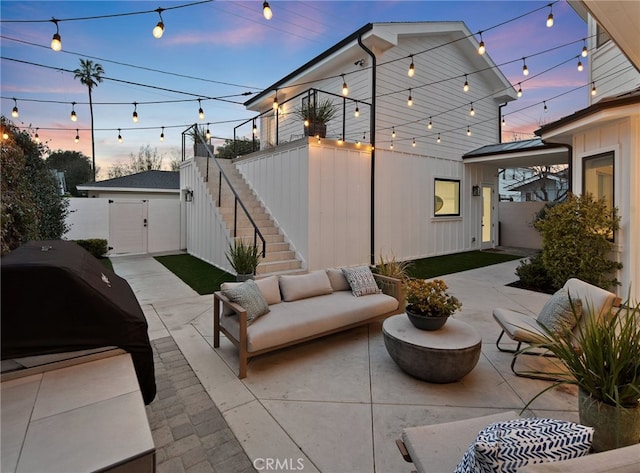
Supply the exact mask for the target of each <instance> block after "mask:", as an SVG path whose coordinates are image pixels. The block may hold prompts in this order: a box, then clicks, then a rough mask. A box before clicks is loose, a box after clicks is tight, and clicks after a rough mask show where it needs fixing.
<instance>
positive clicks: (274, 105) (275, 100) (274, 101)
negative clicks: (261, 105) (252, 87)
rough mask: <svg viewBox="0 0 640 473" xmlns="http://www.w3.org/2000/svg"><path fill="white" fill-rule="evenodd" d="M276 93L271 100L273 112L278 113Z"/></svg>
mask: <svg viewBox="0 0 640 473" xmlns="http://www.w3.org/2000/svg"><path fill="white" fill-rule="evenodd" d="M278 107H279V105H278V91H277V90H276V96H275V97H274V98H273V111H274V112H276V111H278Z"/></svg>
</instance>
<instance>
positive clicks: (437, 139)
mask: <svg viewBox="0 0 640 473" xmlns="http://www.w3.org/2000/svg"><path fill="white" fill-rule="evenodd" d="M436 143H440V133H438V138H436Z"/></svg>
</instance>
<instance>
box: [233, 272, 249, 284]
mask: <svg viewBox="0 0 640 473" xmlns="http://www.w3.org/2000/svg"><path fill="white" fill-rule="evenodd" d="M249 279H253V274H251V273H250V274H236V281H238V282H244V281H248V280H249Z"/></svg>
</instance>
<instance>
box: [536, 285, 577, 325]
mask: <svg viewBox="0 0 640 473" xmlns="http://www.w3.org/2000/svg"><path fill="white" fill-rule="evenodd" d="M574 311H575V312H574ZM580 317H582V301H581V300H580V299H577V298H574V297H572V298H571V299H569V293H568V292H567V291H566V290H565V289H560V290H559V291H558V292H556V293H555V294H554V295H553V296H551V299H549V300H548V301H547V303H546V304H545V305H544V307H542V310H541V311H540V314H539V315H538V318H537V321H538V323H539V324H541V325H543V326H544V327H546V328H547V330H549V331H551V332H556V333H560V332H564V331H571V330H573V327H575V326H576V324H577V323H578V320H579V319H580Z"/></svg>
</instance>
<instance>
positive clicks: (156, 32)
mask: <svg viewBox="0 0 640 473" xmlns="http://www.w3.org/2000/svg"><path fill="white" fill-rule="evenodd" d="M156 11H157V12H158V15H160V21H159V22H158V24H157V25H156V26H155V27H154V28H153V31H152V34H153V37H154V38H158V39H160V38H162V35H163V34H164V23H163V21H162V11H163V8H158V9H157V10H156Z"/></svg>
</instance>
